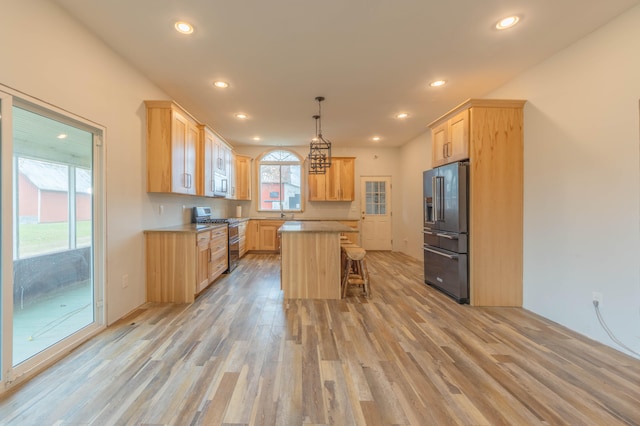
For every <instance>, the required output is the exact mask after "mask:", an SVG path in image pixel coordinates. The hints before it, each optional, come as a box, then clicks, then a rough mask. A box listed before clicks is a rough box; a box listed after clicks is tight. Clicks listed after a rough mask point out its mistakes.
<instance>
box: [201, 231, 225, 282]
mask: <svg viewBox="0 0 640 426" xmlns="http://www.w3.org/2000/svg"><path fill="white" fill-rule="evenodd" d="M210 232H211V238H210V240H209V282H208V283H207V285H209V284H210V283H212V282H213V281H214V280H215V279H216V278H218V277H219V276H220V275H222V274H223V273H224V271H226V270H227V269H228V268H229V234H228V231H227V227H226V226H223V227H218V228H215V229H212V230H211V231H210ZM207 285H205V286H204V287H206V286H207ZM204 287H203V288H202V289H199V290H198V293H199V292H200V291H201V290H203V289H204Z"/></svg>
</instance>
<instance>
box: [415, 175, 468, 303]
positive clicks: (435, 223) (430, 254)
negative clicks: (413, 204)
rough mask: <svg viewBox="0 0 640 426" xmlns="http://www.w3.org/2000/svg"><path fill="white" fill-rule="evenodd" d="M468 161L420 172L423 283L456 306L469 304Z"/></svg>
mask: <svg viewBox="0 0 640 426" xmlns="http://www.w3.org/2000/svg"><path fill="white" fill-rule="evenodd" d="M468 171H469V164H468V163H467V162H460V163H451V164H447V165H444V166H440V167H436V168H434V169H431V170H427V171H426V172H424V173H423V190H424V230H423V232H424V280H425V283H427V284H429V285H430V286H432V287H435V288H437V289H438V290H440V291H442V292H443V293H446V294H447V295H449V296H451V297H452V298H453V299H455V300H456V301H457V302H458V303H469V279H468V277H469V262H468V239H469V233H468V217H469V215H468V209H467V206H468V204H469V203H468V201H469V199H468V187H469V180H468Z"/></svg>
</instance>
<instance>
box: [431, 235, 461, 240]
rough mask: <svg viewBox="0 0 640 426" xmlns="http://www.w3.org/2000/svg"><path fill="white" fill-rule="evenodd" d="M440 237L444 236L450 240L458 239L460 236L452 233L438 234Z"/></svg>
mask: <svg viewBox="0 0 640 426" xmlns="http://www.w3.org/2000/svg"><path fill="white" fill-rule="evenodd" d="M436 235H437V236H438V237H442V238H446V239H448V240H457V239H458V236H457V235H450V234H436Z"/></svg>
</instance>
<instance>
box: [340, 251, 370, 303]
mask: <svg viewBox="0 0 640 426" xmlns="http://www.w3.org/2000/svg"><path fill="white" fill-rule="evenodd" d="M354 245H355V244H354ZM342 251H343V253H344V254H345V259H346V262H345V266H344V275H343V278H342V297H343V298H344V297H347V292H348V290H349V286H350V285H359V286H362V291H363V292H364V295H365V297H367V298H369V297H371V288H370V286H369V271H367V264H366V262H365V259H364V257H365V255H366V254H367V252H366V250H365V249H363V248H362V247H359V246H357V245H355V247H343V248H342Z"/></svg>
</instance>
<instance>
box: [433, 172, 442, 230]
mask: <svg viewBox="0 0 640 426" xmlns="http://www.w3.org/2000/svg"><path fill="white" fill-rule="evenodd" d="M433 179H434V182H435V184H434V192H433V198H434V202H433V209H434V211H435V220H436V222H437V221H443V220H444V202H443V200H444V177H443V176H434V178H433Z"/></svg>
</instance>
